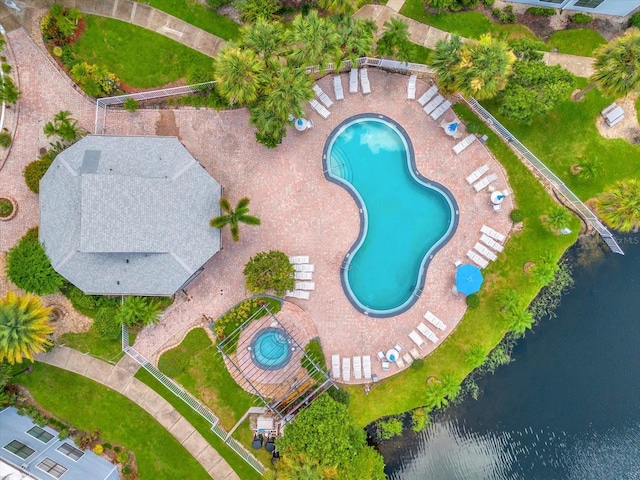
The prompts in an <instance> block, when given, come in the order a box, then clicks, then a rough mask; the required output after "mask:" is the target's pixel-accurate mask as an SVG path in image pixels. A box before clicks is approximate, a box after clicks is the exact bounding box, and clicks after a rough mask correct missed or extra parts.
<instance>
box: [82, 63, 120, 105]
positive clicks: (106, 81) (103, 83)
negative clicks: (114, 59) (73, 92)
mask: <svg viewBox="0 0 640 480" xmlns="http://www.w3.org/2000/svg"><path fill="white" fill-rule="evenodd" d="M70 73H71V78H73V80H74V81H75V82H76V83H77V84H78V85H80V87H82V89H83V90H84V91H85V93H86V94H87V95H89V96H91V97H108V96H112V95H116V94H117V93H119V92H121V91H122V90H121V89H120V86H119V84H118V82H119V80H118V77H117V76H116V74H115V73H112V72H110V71H109V70H107V68H106V67H105V66H103V65H96V64H92V63H87V62H78V63H76V64H75V65H74V66H73V67H71V70H70Z"/></svg>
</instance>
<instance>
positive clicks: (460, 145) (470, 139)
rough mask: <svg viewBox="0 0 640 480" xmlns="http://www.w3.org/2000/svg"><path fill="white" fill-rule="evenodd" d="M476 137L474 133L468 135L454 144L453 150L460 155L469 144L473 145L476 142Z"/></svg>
mask: <svg viewBox="0 0 640 480" xmlns="http://www.w3.org/2000/svg"><path fill="white" fill-rule="evenodd" d="M475 139H476V136H475V135H473V134H471V135H468V136H466V137H465V138H464V139H463V140H462V141H461V142H459V143H456V144H455V145H454V146H453V151H454V152H455V154H456V155H458V154H459V153H460V152H462V151H463V150H464V149H465V148H467V147H468V146H469V145H471V144H472V143H473V142H474V140H475Z"/></svg>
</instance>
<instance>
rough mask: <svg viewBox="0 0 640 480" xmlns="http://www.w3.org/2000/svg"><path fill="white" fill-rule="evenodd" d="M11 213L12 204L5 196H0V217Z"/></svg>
mask: <svg viewBox="0 0 640 480" xmlns="http://www.w3.org/2000/svg"><path fill="white" fill-rule="evenodd" d="M12 213H13V204H12V203H11V202H10V201H9V200H7V199H6V198H0V217H2V218H4V217H8V216H9V215H11V214H12Z"/></svg>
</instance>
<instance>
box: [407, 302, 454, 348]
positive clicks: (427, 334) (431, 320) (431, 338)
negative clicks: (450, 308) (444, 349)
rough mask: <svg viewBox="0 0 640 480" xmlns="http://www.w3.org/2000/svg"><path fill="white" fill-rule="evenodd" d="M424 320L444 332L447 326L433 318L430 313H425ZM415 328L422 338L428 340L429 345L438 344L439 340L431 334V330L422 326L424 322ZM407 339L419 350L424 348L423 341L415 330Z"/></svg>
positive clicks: (435, 317)
mask: <svg viewBox="0 0 640 480" xmlns="http://www.w3.org/2000/svg"><path fill="white" fill-rule="evenodd" d="M424 318H425V320H427V322H429V323H430V324H431V325H433V326H434V327H435V328H437V329H438V330H441V331H444V330H445V329H446V328H447V326H446V325H445V324H444V322H443V321H442V320H440V319H439V318H438V317H437V316H435V315H434V314H433V313H431V312H430V311H427V313H425V314H424ZM416 328H417V330H418V331H419V332H420V333H421V334H422V335H423V336H424V338H426V339H427V340H429V341H430V342H431V343H438V342H439V341H440V339H439V338H438V336H437V335H436V334H435V333H434V332H433V330H431V329H430V328H429V327H427V326H426V325H425V324H424V322H420V323H419V324H418V326H417V327H416ZM409 338H410V339H411V341H412V342H413V343H415V344H416V345H417V346H418V347H419V348H422V347H424V346H425V341H424V339H423V338H422V337H421V336H420V335H419V334H418V332H416V331H415V330H412V331H411V332H410V333H409Z"/></svg>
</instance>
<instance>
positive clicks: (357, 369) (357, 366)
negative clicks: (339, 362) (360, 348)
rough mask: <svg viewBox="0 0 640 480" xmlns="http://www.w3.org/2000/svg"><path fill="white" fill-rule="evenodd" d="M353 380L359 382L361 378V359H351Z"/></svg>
mask: <svg viewBox="0 0 640 480" xmlns="http://www.w3.org/2000/svg"><path fill="white" fill-rule="evenodd" d="M353 378H354V379H355V380H360V379H361V378H362V358H361V357H359V356H358V357H353Z"/></svg>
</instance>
